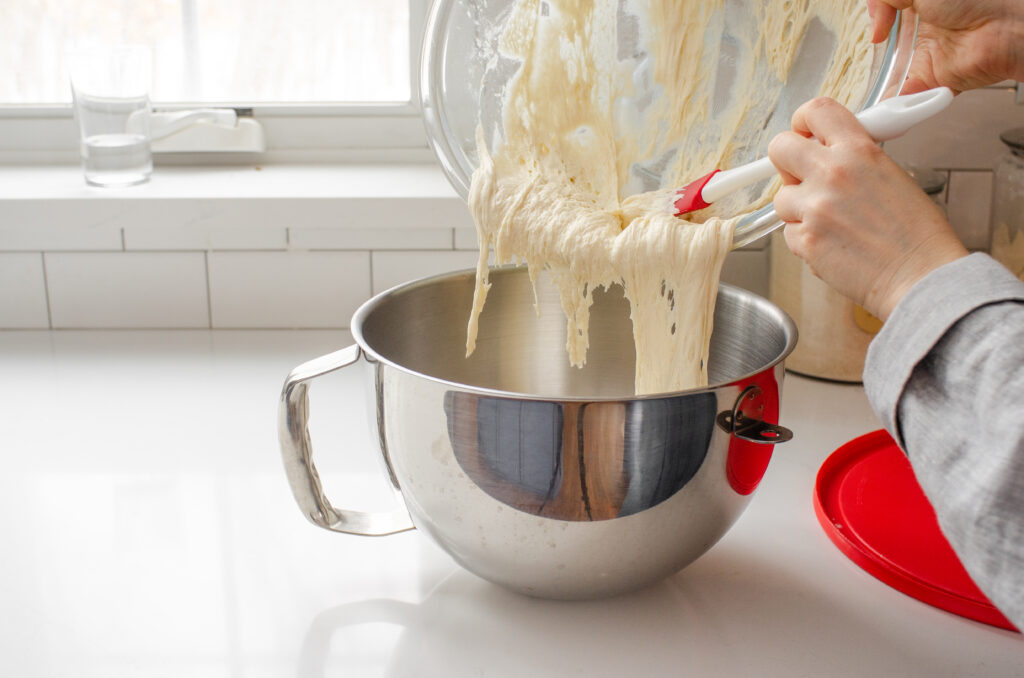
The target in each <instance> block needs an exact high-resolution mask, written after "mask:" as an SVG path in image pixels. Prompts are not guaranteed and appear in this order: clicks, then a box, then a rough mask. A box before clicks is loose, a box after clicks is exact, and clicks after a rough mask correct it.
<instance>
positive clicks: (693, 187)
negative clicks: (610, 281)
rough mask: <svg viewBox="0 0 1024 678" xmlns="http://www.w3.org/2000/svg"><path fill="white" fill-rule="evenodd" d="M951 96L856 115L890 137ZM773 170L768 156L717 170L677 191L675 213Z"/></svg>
mask: <svg viewBox="0 0 1024 678" xmlns="http://www.w3.org/2000/svg"><path fill="white" fill-rule="evenodd" d="M952 100H953V92H952V90H950V89H949V88H947V87H938V88H936V89H930V90H928V91H926V92H918V93H917V94H906V95H903V96H898V97H893V98H891V99H886V100H885V101H883V102H881V103H878V104H875V105H874V106H872V107H871V108H868V109H866V110H864V111H861V112H860V113H858V114H857V119H858V120H860V123H861V124H862V125H864V128H865V129H866V130H867V131H868V133H869V134H870V135H871V136H872V138H874V140H875V141H878V142H882V141H888V140H890V139H895V138H896V137H898V136H900V135H902V134H903V133H904V132H906V131H907V130H909V129H910V128H911V127H913V126H914V125H916V124H917V123H919V122H921V121H923V120H926V119H928V118H930V117H932V116H933V115H935V114H936V113H938V112H939V111H941V110H943V109H945V108H946V107H947V106H949V103H950V102H951V101H952ZM773 174H775V165H773V164H772V162H771V160H769V159H768V158H761V159H760V160H755V161H754V162H752V163H749V164H746V165H741V166H739V167H735V168H733V169H728V170H715V171H714V172H712V173H711V174H707V175H705V176H703V177H701V178H700V179H697V180H696V181H692V182H690V183H689V184H687V185H686V186H684V187H682V188H680V189H679V190H678V191H676V193H675V195H676V198H675V201H674V202H673V203H672V204H673V207H674V210H675V212H674V213H675V216H681V215H684V214H689V213H690V212H696V211H697V210H702V209H704V208H705V207H708V206H709V205H711V204H712V203H714V202H716V201H717V200H720V199H721V198H723V197H725V196H727V195H729V194H730V193H732V192H733V191H736V190H739V189H741V188H743V187H744V186H749V185H750V184H753V183H756V182H758V181H761V180H762V179H767V178H769V177H770V176H772V175H773Z"/></svg>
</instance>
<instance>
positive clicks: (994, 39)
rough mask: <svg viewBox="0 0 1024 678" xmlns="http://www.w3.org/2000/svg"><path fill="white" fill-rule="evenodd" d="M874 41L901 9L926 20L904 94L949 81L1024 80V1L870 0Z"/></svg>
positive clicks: (964, 84)
mask: <svg viewBox="0 0 1024 678" xmlns="http://www.w3.org/2000/svg"><path fill="white" fill-rule="evenodd" d="M867 3H868V12H869V13H870V14H871V18H872V25H873V28H874V35H873V38H872V40H873V41H874V42H881V41H882V40H884V39H885V37H886V36H887V35H888V34H889V30H890V29H891V28H892V25H893V22H894V21H895V19H896V10H898V9H901V10H903V9H913V10H914V11H916V12H917V14H918V17H919V18H920V21H921V24H920V28H919V30H918V35H917V45H916V47H915V49H914V58H913V60H912V61H911V64H910V74H909V75H908V77H907V81H906V82H905V83H904V85H903V90H902V91H903V93H904V94H911V93H914V92H920V91H923V90H926V89H931V88H933V87H940V86H945V87H949V88H950V89H952V90H954V91H955V92H958V93H959V92H962V91H964V90H967V89H973V88H975V87H983V86H985V85H991V84H993V83H997V82H1000V81H1002V80H1007V79H1010V80H1024V2H1021V1H1020V0H867Z"/></svg>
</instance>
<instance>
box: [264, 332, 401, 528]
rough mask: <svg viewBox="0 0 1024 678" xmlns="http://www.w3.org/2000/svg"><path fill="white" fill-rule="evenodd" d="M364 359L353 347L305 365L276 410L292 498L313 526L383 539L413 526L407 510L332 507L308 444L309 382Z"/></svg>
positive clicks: (283, 392) (287, 386) (296, 371)
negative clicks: (368, 511)
mask: <svg viewBox="0 0 1024 678" xmlns="http://www.w3.org/2000/svg"><path fill="white" fill-rule="evenodd" d="M361 355H362V352H361V351H360V349H359V346H358V345H356V344H353V345H352V346H349V347H348V348H343V349H341V350H340V351H335V352H334V353H328V354H327V355H325V356H320V357H319V358H314V359H313V360H310V361H309V362H305V363H302V364H301V365H299V366H298V367H296V368H295V369H294V370H292V371H291V373H290V374H289V375H288V378H287V379H285V382H284V388H282V389H281V402H280V404H279V407H278V418H277V432H278V438H279V439H280V442H281V454H282V456H283V457H284V469H285V472H286V473H287V474H288V482H289V483H290V484H291V487H292V494H294V495H295V501H296V502H298V504H299V508H300V509H302V513H303V514H305V516H306V517H307V518H308V519H309V520H310V522H312V523H313V524H314V525H318V526H320V527H323V528H325V529H328V530H332V531H334V532H344V533H346V534H362V535H367V536H381V535H386V534H394V533H396V532H404V531H405V530H411V529H412V528H413V527H414V526H413V524H412V520H411V519H410V518H409V513H408V511H406V509H405V507H404V506H402V507H401V508H397V509H395V510H394V511H391V512H390V513H364V512H362V511H346V510H344V509H337V508H334V507H333V506H331V502H330V501H329V500H328V499H327V497H326V496H325V495H324V491H323V485H322V484H321V482H320V474H319V473H317V470H316V466H315V465H314V464H313V448H312V445H311V443H310V440H309V428H308V426H307V423H308V421H309V385H308V383H307V382H309V381H310V380H312V379H314V378H316V377H319V376H322V375H324V374H327V373H329V372H334V371H335V370H340V369H342V368H344V367H349V366H351V365H354V364H355V363H356V362H357V361H358V360H359V358H360V356H361Z"/></svg>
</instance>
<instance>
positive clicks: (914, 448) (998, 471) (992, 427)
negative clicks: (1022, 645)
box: [865, 255, 1024, 627]
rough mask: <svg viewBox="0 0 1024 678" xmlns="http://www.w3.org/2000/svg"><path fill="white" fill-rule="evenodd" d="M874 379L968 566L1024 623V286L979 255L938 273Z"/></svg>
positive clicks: (876, 397) (916, 297)
mask: <svg viewBox="0 0 1024 678" xmlns="http://www.w3.org/2000/svg"><path fill="white" fill-rule="evenodd" d="M972 304H974V307H973V308H971V306H972ZM865 387H866V388H867V390H868V395H869V397H870V398H871V401H872V404H873V405H874V406H875V407H876V410H877V411H878V414H879V416H880V418H881V419H882V420H883V422H884V423H885V424H886V427H887V428H888V429H889V430H890V432H892V433H893V434H894V435H895V436H896V437H897V439H898V440H900V442H901V445H902V446H903V448H904V449H905V450H906V451H907V454H908V457H909V459H910V461H911V464H912V466H913V467H914V471H915V474H916V475H917V478H918V480H919V482H920V483H921V487H922V488H923V489H924V491H925V494H926V495H927V496H928V497H929V499H930V500H931V502H932V505H933V506H934V507H935V511H936V514H937V515H938V517H939V523H940V525H941V526H942V529H943V532H944V533H945V535H946V537H947V538H948V539H949V541H950V544H951V545H952V546H953V548H954V550H955V551H956V552H957V553H958V555H959V556H960V558H961V560H962V561H963V563H964V566H965V567H966V568H967V570H968V572H969V573H970V574H971V576H972V577H973V578H974V579H975V582H976V583H977V584H978V586H979V587H980V588H981V589H982V590H983V591H984V592H985V593H986V594H987V595H988V596H989V597H990V599H992V601H993V602H994V603H995V604H996V605H997V607H999V608H1000V609H1001V610H1002V611H1003V613H1004V614H1006V615H1007V616H1008V617H1009V618H1010V619H1011V621H1014V622H1015V623H1016V624H1017V625H1019V626H1022V627H1024V586H1022V584H1021V582H1022V579H1021V573H1022V572H1024V417H1022V416H1020V411H1021V408H1020V405H1019V403H1020V402H1022V399H1024V284H1021V283H1020V281H1017V280H1016V279H1014V278H1013V277H1012V276H1010V275H1009V274H1008V273H1005V271H1002V270H1001V269H1000V268H998V265H996V264H994V262H991V260H988V259H987V258H982V257H980V256H979V255H975V256H974V257H971V258H969V260H961V261H959V262H957V263H955V264H952V265H950V266H949V267H946V269H945V270H940V271H936V272H935V274H933V276H931V277H930V278H927V279H925V280H923V281H922V284H921V285H920V286H919V287H917V288H915V289H913V290H912V291H911V293H910V294H909V295H908V296H907V298H906V299H905V300H904V301H903V302H901V304H900V306H899V307H897V309H896V311H895V313H894V314H893V317H892V318H891V319H890V322H889V323H887V326H886V327H885V328H883V330H882V333H881V334H880V335H879V337H878V338H877V339H876V342H875V343H873V344H872V347H871V351H870V352H869V357H868V365H867V367H866V369H865Z"/></svg>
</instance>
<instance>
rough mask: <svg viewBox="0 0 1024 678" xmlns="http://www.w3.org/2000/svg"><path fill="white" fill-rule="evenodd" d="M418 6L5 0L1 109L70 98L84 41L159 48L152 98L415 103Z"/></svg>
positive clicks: (325, 1)
mask: <svg viewBox="0 0 1024 678" xmlns="http://www.w3.org/2000/svg"><path fill="white" fill-rule="evenodd" d="M409 8H410V0H294V1H293V2H280V1H279V0H161V1H160V2H124V0H3V1H2V2H0V105H5V104H14V105H46V104H50V105H52V104H62V103H67V102H68V101H69V100H70V92H69V91H68V86H67V81H68V73H67V69H66V64H65V63H64V62H63V60H62V59H61V58H60V56H61V54H62V53H63V52H64V51H65V50H66V49H67V47H68V46H69V45H71V44H76V43H80V42H82V41H83V40H89V41H97V42H107V43H126V42H130V43H135V44H141V45H148V46H149V47H150V48H151V49H152V50H153V56H154V61H153V65H154V72H153V74H154V77H153V89H152V91H151V95H152V99H153V100H154V101H159V102H177V103H188V104H198V103H237V104H260V103H273V104H277V103H307V102H316V103H322V102H331V103H349V102H382V103H391V102H408V101H409V100H410V99H411V96H412V95H411V85H410V78H409V75H410V51H409V50H410V9H409Z"/></svg>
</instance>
